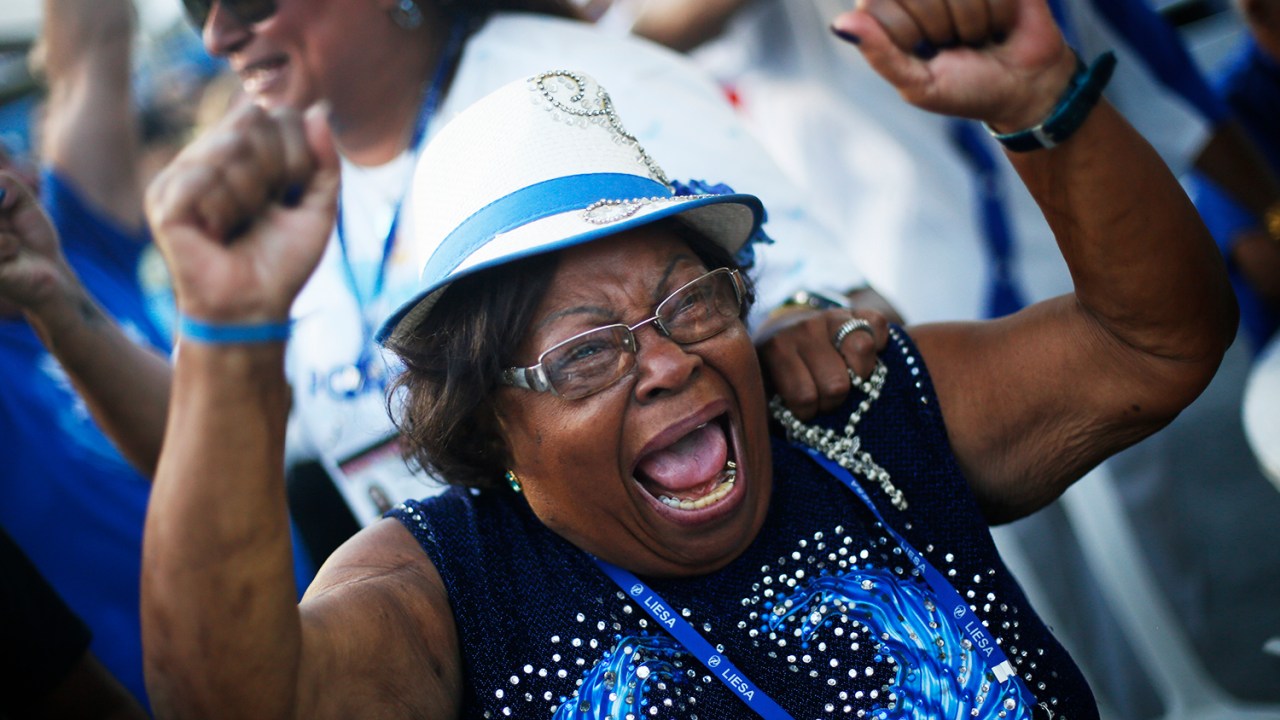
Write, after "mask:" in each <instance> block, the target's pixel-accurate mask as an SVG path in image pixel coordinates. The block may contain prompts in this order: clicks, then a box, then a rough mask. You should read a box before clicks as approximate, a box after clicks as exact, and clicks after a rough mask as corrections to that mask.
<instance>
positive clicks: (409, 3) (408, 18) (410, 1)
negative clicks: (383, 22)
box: [391, 0, 422, 30]
mask: <svg viewBox="0 0 1280 720" xmlns="http://www.w3.org/2000/svg"><path fill="white" fill-rule="evenodd" d="M391 22H393V23H395V24H396V27H398V28H401V29H403V30H417V29H418V28H420V27H422V9H421V8H419V7H418V3H416V2H414V0H400V2H399V3H397V4H396V6H395V7H394V8H392V9H391Z"/></svg>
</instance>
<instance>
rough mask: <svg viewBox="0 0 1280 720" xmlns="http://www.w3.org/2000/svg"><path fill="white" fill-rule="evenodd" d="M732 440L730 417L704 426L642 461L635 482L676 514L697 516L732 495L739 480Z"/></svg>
mask: <svg viewBox="0 0 1280 720" xmlns="http://www.w3.org/2000/svg"><path fill="white" fill-rule="evenodd" d="M730 438H731V434H730V432H729V418H728V416H727V415H721V416H719V417H717V418H716V419H714V420H711V421H709V422H705V423H702V424H701V425H698V426H697V427H695V428H694V429H693V430H691V431H689V432H688V433H686V434H685V435H684V436H683V437H680V438H679V439H677V440H676V441H675V442H673V443H671V444H670V445H667V446H665V447H662V448H658V449H656V450H653V451H651V452H649V453H646V454H645V455H644V456H643V457H641V458H640V459H639V461H638V462H637V463H636V468H635V472H634V477H635V480H636V482H637V483H638V484H639V485H640V487H642V488H644V490H645V492H647V493H648V494H649V495H652V496H653V497H654V498H655V499H656V500H657V501H658V502H659V503H661V504H662V505H663V506H664V507H666V508H670V509H671V510H673V511H677V512H680V513H694V512H698V511H704V510H708V509H710V508H714V507H716V506H718V505H721V504H723V503H724V502H725V500H726V499H727V498H729V497H731V496H732V495H733V490H734V488H735V483H736V481H737V479H738V464H737V461H736V459H735V458H734V452H733V443H732V442H731V440H730Z"/></svg>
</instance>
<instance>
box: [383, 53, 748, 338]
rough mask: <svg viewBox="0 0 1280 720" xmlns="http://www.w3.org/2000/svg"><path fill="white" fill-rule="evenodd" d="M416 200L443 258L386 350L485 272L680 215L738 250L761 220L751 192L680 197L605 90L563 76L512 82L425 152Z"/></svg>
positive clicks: (423, 234)
mask: <svg viewBox="0 0 1280 720" xmlns="http://www.w3.org/2000/svg"><path fill="white" fill-rule="evenodd" d="M410 202H411V203H412V204H413V214H414V223H413V227H412V229H411V230H410V232H411V233H412V235H411V238H410V240H411V241H412V242H414V243H417V244H418V246H419V247H424V248H434V250H433V251H432V253H431V255H430V257H428V258H427V260H426V262H425V263H424V265H423V267H422V272H421V275H420V282H421V289H420V291H419V292H418V293H417V294H416V295H415V296H414V297H413V298H412V299H411V300H409V301H408V302H407V303H405V304H404V305H401V306H400V308H399V309H397V310H396V311H395V312H394V313H392V314H391V317H389V318H387V320H386V321H385V322H384V323H383V324H382V327H381V328H379V330H378V333H377V340H378V342H386V341H387V340H389V339H392V338H395V337H399V336H402V335H403V334H405V333H407V332H411V331H412V330H413V329H414V328H416V327H417V326H418V325H419V324H421V323H422V321H423V320H424V319H425V318H426V317H427V315H428V314H429V313H430V312H431V308H432V307H433V306H434V305H435V302H436V301H437V300H438V299H439V298H440V295H441V294H442V293H443V292H444V291H445V289H446V288H448V286H449V284H450V283H452V282H453V281H454V280H457V279H458V278H461V277H464V276H466V275H470V274H471V273H474V272H476V271H478V270H482V269H484V268H489V267H493V266H496V265H501V264H504V263H508V262H511V261H513V260H518V259H520V258H525V257H529V256H531V255H536V254H539V253H544V252H549V251H553V250H559V249H562V248H567V247H571V246H573V245H579V244H582V243H585V242H590V241H592V240H597V239H600V238H603V237H607V236H610V235H616V234H617V233H620V232H622V231H624V230H628V229H631V228H634V227H638V226H641V225H646V224H648V223H652V222H655V221H657V220H660V219H662V218H666V217H671V216H674V215H679V216H680V218H681V220H682V221H683V222H686V223H688V224H689V225H690V226H692V227H693V228H694V229H695V230H697V231H698V232H700V233H701V234H703V235H705V236H706V237H707V238H708V239H710V240H712V241H714V242H717V243H719V244H720V245H722V246H723V247H724V248H725V249H727V250H728V251H729V252H730V253H735V252H737V251H738V249H739V248H741V247H742V245H743V243H745V242H746V241H747V239H748V238H749V237H751V236H752V235H753V234H754V233H755V232H756V231H757V230H758V229H759V227H760V222H761V219H762V217H763V208H762V207H761V205H760V201H759V200H758V199H757V198H756V197H755V196H753V195H742V194H731V195H680V196H677V195H676V194H675V190H674V188H673V187H672V186H671V184H670V183H669V182H668V181H667V177H666V175H665V174H664V173H663V172H662V169H661V168H659V167H658V165H657V163H655V162H654V161H653V159H652V158H650V157H649V154H648V153H646V152H645V151H644V148H642V147H640V143H639V142H637V141H636V139H635V138H634V137H633V136H632V135H631V134H630V133H628V132H627V131H626V130H625V129H623V126H622V123H621V121H620V120H619V119H618V116H617V115H616V114H615V112H614V109H613V103H612V101H611V100H610V99H609V95H608V93H606V92H605V91H604V88H602V87H600V86H599V84H597V83H596V82H595V80H593V79H592V78H590V77H588V76H586V75H582V74H580V73H574V72H566V71H559V72H546V73H542V74H540V75H537V76H535V77H532V78H529V79H527V80H521V81H519V82H515V83H512V84H510V85H507V86H505V87H503V88H500V89H499V90H496V91H494V92H493V93H492V94H490V95H489V96H487V97H485V98H484V99H482V100H480V101H479V102H477V103H476V104H474V105H472V106H471V107H469V108H467V109H466V110H465V111H463V112H462V113H461V114H459V115H458V116H457V117H456V118H454V119H453V120H452V121H451V122H450V123H449V124H448V125H447V126H445V127H444V128H443V129H441V130H440V133H439V134H438V135H437V136H436V138H435V139H434V140H432V141H431V143H430V144H429V145H428V146H427V147H426V149H424V150H423V152H422V157H421V158H420V159H419V160H418V165H417V168H416V170H415V171H414V180H413V188H412V190H411V191H410Z"/></svg>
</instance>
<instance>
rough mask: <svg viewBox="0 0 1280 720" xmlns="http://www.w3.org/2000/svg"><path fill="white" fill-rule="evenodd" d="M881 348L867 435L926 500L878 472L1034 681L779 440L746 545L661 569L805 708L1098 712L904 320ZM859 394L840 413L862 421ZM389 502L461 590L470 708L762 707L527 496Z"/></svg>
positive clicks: (902, 525) (770, 684)
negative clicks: (704, 569)
mask: <svg viewBox="0 0 1280 720" xmlns="http://www.w3.org/2000/svg"><path fill="white" fill-rule="evenodd" d="M882 360H883V361H884V363H885V364H886V366H887V367H888V377H887V381H886V384H885V387H884V390H883V391H882V393H881V395H880V398H879V399H878V400H877V401H876V402H875V403H874V404H873V405H872V406H871V409H870V410H869V411H868V412H866V413H864V415H863V419H862V421H861V423H860V435H861V436H862V441H863V447H864V448H866V449H868V450H869V451H870V452H871V453H872V455H873V456H874V457H875V459H876V461H877V462H879V464H880V465H881V466H883V467H884V468H885V469H886V470H888V471H889V472H890V474H891V475H892V477H893V482H894V483H895V484H896V485H897V487H898V488H899V489H900V490H902V491H903V492H904V493H905V495H906V498H907V501H908V503H909V505H908V508H907V509H906V510H905V511H899V510H896V509H894V508H893V507H892V506H891V505H890V503H889V502H888V499H887V498H886V497H885V495H884V494H883V492H882V491H881V490H880V488H879V486H878V484H875V483H870V482H866V481H865V480H864V481H863V483H862V484H863V486H864V488H866V490H867V491H868V492H869V493H870V494H871V496H872V498H873V500H874V501H875V502H876V503H877V507H878V509H879V510H880V513H881V514H882V515H883V517H884V518H885V520H886V521H887V522H888V523H890V524H892V525H893V527H894V528H895V529H896V530H897V531H898V532H899V533H900V534H901V535H902V536H904V537H905V538H906V540H907V542H909V543H911V544H912V545H913V546H914V547H915V548H916V549H917V550H919V551H920V552H921V553H923V554H924V555H925V556H926V558H927V559H928V560H929V562H930V563H932V564H933V565H934V566H935V567H937V568H938V569H939V570H940V571H941V572H942V574H943V575H945V576H947V577H948V579H949V580H950V582H951V583H952V584H953V585H954V586H955V588H956V589H957V591H959V593H960V595H961V596H962V597H963V598H964V599H965V600H966V601H967V602H968V603H969V604H970V606H971V608H972V609H973V610H974V612H975V613H976V614H977V615H978V617H980V618H982V619H983V620H984V621H985V622H986V623H987V625H988V627H989V628H990V629H991V631H992V634H993V635H995V636H996V638H997V640H998V642H999V643H1000V644H1001V646H1002V648H1003V649H1004V651H1005V653H1006V654H1007V655H1008V656H1009V658H1010V659H1011V660H1012V661H1013V663H1014V666H1015V667H1016V668H1017V672H1018V675H1019V676H1020V679H1021V680H1022V682H1018V683H1012V682H1009V683H1005V684H998V683H996V682H994V680H993V679H992V676H991V675H990V674H989V670H990V668H989V667H988V665H987V663H986V661H985V659H984V656H983V655H982V653H981V651H980V649H979V648H978V647H976V645H975V644H974V643H973V642H971V641H970V639H969V638H968V637H967V636H966V633H965V632H964V630H963V628H960V627H959V626H958V624H957V623H955V622H954V621H952V620H951V619H950V618H949V617H947V616H945V614H944V613H942V612H940V611H939V609H938V605H937V604H936V603H935V602H934V597H933V595H932V591H931V590H930V589H929V587H928V585H926V584H925V583H924V582H923V581H922V580H920V579H919V577H918V575H917V574H916V573H915V572H913V569H912V567H911V564H910V563H909V562H908V561H907V560H906V558H905V556H904V555H903V554H902V551H901V550H900V549H899V548H898V546H897V544H896V543H895V542H894V541H893V540H892V539H891V538H890V537H889V535H888V534H887V533H885V532H884V531H883V529H882V528H881V526H880V525H879V524H878V522H877V521H876V519H875V517H874V516H873V515H872V514H871V513H870V511H869V510H868V509H867V507H866V506H865V505H863V504H862V503H861V502H859V501H858V499H857V498H856V496H855V495H854V494H853V493H852V492H851V491H850V490H849V489H848V488H846V487H845V486H843V485H842V484H840V483H839V482H838V481H837V480H835V479H834V478H832V477H831V476H830V475H828V474H827V473H826V472H825V471H824V470H823V469H821V468H820V467H819V466H818V465H817V464H816V463H815V462H814V461H813V460H812V459H811V458H809V457H808V455H806V454H805V453H803V452H801V451H798V450H797V449H795V448H794V447H792V446H791V445H790V444H789V443H787V442H786V440H785V439H782V438H780V437H775V438H774V439H773V441H772V443H773V461H774V489H773V497H772V498H771V505H770V508H769V514H768V516H767V518H766V520H765V524H764V526H763V527H762V528H761V530H760V533H759V535H758V536H757V537H756V539H755V541H754V542H753V543H752V544H751V546H750V547H749V548H748V549H747V550H746V552H744V553H743V555H742V556H740V557H739V558H737V559H736V560H734V561H733V562H732V563H730V564H729V565H728V566H727V567H725V568H724V569H722V570H719V571H717V572H714V573H711V574H709V575H705V576H701V577H696V578H681V579H655V580H652V581H651V582H650V585H651V586H652V587H653V589H654V590H656V591H657V592H658V593H659V594H660V595H662V596H663V598H664V599H665V600H666V601H667V602H668V604H669V605H670V606H671V607H673V608H676V609H678V611H679V613H680V614H681V615H682V616H683V617H684V618H685V619H687V620H688V622H689V623H691V624H692V625H693V627H694V628H696V629H697V630H698V631H699V632H700V633H702V634H703V636H704V637H705V638H706V639H707V640H708V641H709V642H710V643H711V644H712V645H716V646H717V650H719V651H721V652H723V653H725V654H726V655H727V656H728V657H730V658H732V660H733V662H734V663H735V664H736V665H737V667H738V668H739V669H741V670H742V671H743V672H744V673H745V674H746V675H747V676H748V677H749V678H750V680H751V681H752V683H753V684H754V685H755V686H757V687H758V688H760V689H761V690H763V691H764V692H767V693H768V694H769V695H770V696H771V697H772V698H773V699H774V700H775V701H776V702H778V703H779V704H780V705H781V706H782V707H784V708H785V709H786V710H787V711H788V712H789V713H790V714H791V715H792V717H794V718H796V720H802V719H805V718H835V717H861V718H875V719H877V720H888V719H890V718H961V717H963V718H979V719H992V720H995V719H997V718H1000V719H1003V718H1053V719H1054V720H1064V719H1069V720H1085V719H1086V718H1097V717H1098V711H1097V707H1096V704H1095V702H1094V699H1093V695H1092V693H1091V692H1090V690H1089V687H1088V685H1087V684H1086V683H1085V681H1084V678H1083V677H1082V676H1081V674H1080V672H1079V670H1078V669H1077V668H1076V666H1075V664H1074V663H1073V662H1072V661H1071V659H1070V658H1069V657H1068V656H1067V654H1066V652H1065V651H1064V650H1063V648H1062V647H1061V646H1060V645H1059V644H1058V642H1057V641H1056V640H1055V639H1054V638H1053V636H1052V635H1051V634H1050V632H1049V630H1048V629H1047V628H1046V627H1045V625H1044V623H1043V622H1042V621H1041V620H1040V619H1039V618H1038V617H1037V616H1036V614H1035V612H1034V611H1033V610H1032V609H1031V607H1030V605H1029V604H1028V602H1027V599H1026V597H1025V596H1024V594H1023V592H1022V590H1021V589H1020V588H1019V587H1018V585H1017V583H1016V581H1015V580H1014V579H1013V577H1012V576H1011V575H1010V573H1009V571H1008V570H1007V569H1006V568H1005V566H1004V563H1003V562H1001V560H1000V558H999V556H998V555H997V552H996V549H995V546H994V544H993V543H992V540H991V535H990V532H989V530H988V529H987V526H986V523H985V522H984V521H983V519H982V515H981V513H980V511H979V509H978V506H977V504H976V501H975V500H974V498H973V495H972V494H971V493H970V491H969V488H968V485H967V483H966V482H965V480H964V478H963V476H962V475H961V473H960V469H959V467H958V466H957V464H956V460H955V458H954V456H953V455H952V453H951V450H950V446H949V444H948V443H947V439H946V432H945V428H944V427H943V424H942V417H941V414H940V413H939V412H938V405H937V399H936V398H935V396H934V394H933V389H932V385H931V384H930V382H929V379H928V375H927V373H926V371H925V368H924V365H923V363H922V362H921V360H920V358H919V356H918V355H917V354H916V351H915V349H914V346H913V345H912V344H911V342H910V340H909V339H908V338H907V337H906V335H905V334H903V333H902V332H901V331H898V330H895V331H894V333H893V336H892V340H891V342H890V346H889V348H888V349H887V350H886V351H885V353H884V355H883V356H882ZM859 399H860V398H854V399H852V400H851V402H855V403H856V402H857V401H858V400H859ZM851 407H852V406H850V407H848V408H845V409H844V411H843V413H834V414H832V415H831V416H829V417H828V418H824V419H823V420H824V421H825V424H828V425H830V426H832V427H836V428H840V427H843V425H844V420H845V419H846V418H847V417H848V414H849V412H850V410H851ZM389 515H391V516H394V517H396V518H398V519H399V520H400V521H401V522H402V523H404V524H405V526H406V527H407V528H408V529H409V530H410V531H411V532H412V533H413V534H414V536H415V537H416V538H417V540H418V541H419V543H420V544H421V545H422V548H423V550H424V551H425V552H426V553H427V554H428V556H429V557H430V558H431V561H432V562H433V563H435V566H436V568H437V569H438V570H439V572H440V576H441V578H443V580H444V583H445V586H446V588H447V590H448V593H449V598H450V602H451V605H452V607H453V614H454V620H455V622H456V623H457V629H458V638H459V642H460V644H461V647H462V654H463V663H464V677H465V688H464V694H463V698H464V700H463V713H462V715H463V717H466V718H504V717H516V718H529V717H552V718H557V719H561V718H593V719H603V718H618V719H630V720H640V719H642V718H679V719H681V720H692V719H694V718H700V719H701V720H713V719H720V718H724V719H729V718H735V719H739V718H749V717H751V716H752V713H751V711H750V710H748V709H747V707H746V705H744V704H743V703H742V701H741V700H739V699H738V698H737V697H735V696H734V695H733V694H732V693H731V692H730V691H729V690H728V689H727V688H726V687H725V686H724V685H723V684H722V683H721V682H720V680H718V679H717V678H713V677H712V676H711V673H710V672H709V671H708V670H707V669H706V668H704V667H703V666H702V665H701V664H699V663H698V661H697V660H695V659H694V658H693V657H692V656H691V655H689V654H688V653H687V652H686V651H685V650H684V649H683V648H682V646H681V645H680V644H679V643H677V642H676V641H675V640H674V639H672V637H671V636H670V635H668V634H667V633H666V631H665V628H664V627H663V626H661V625H659V624H658V623H657V622H655V621H654V620H653V619H651V618H650V617H649V616H648V615H647V614H646V613H645V611H644V609H643V608H641V607H638V606H637V605H636V604H635V603H634V602H632V601H631V599H630V598H629V597H628V596H627V595H626V594H624V593H623V592H621V591H620V590H619V589H618V587H617V586H616V585H614V584H613V583H612V582H611V581H610V580H609V579H608V578H607V577H606V576H605V575H604V574H603V573H602V572H601V571H600V570H599V569H598V568H597V567H596V565H595V564H594V562H593V561H592V560H591V558H589V557H588V556H587V555H586V554H585V553H583V552H582V551H580V550H578V549H577V548H575V547H574V546H573V545H571V544H569V543H568V542H567V541H565V540H564V539H562V538H561V537H559V536H558V535H556V534H555V533H553V532H551V531H550V530H548V529H547V528H546V527H544V526H543V525H542V524H541V523H540V522H539V521H538V519H537V518H536V517H535V516H534V515H533V513H532V512H531V511H530V509H529V507H528V505H527V503H526V502H525V501H524V500H523V498H522V497H521V496H520V495H517V494H515V493H512V492H510V491H505V490H504V491H484V492H478V491H470V490H462V489H455V490H451V491H450V492H448V493H446V494H444V495H442V496H438V497H435V498H432V499H430V500H427V501H425V502H421V503H418V502H409V503H406V504H404V505H401V506H399V507H397V508H395V509H394V510H392V511H391V512H390V513H389Z"/></svg>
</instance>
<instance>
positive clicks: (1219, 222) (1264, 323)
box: [1192, 39, 1280, 351]
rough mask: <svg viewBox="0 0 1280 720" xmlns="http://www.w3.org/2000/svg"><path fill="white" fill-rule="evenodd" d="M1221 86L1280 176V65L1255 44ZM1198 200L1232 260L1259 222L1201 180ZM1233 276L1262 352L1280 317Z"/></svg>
mask: <svg viewBox="0 0 1280 720" xmlns="http://www.w3.org/2000/svg"><path fill="white" fill-rule="evenodd" d="M1215 85H1216V89H1217V90H1218V92H1219V93H1221V95H1222V97H1223V99H1225V100H1226V102H1227V104H1228V105H1229V106H1230V108H1231V111H1232V112H1233V113H1234V114H1235V117H1236V118H1237V119H1238V120H1239V121H1240V124H1241V126H1242V127H1243V128H1244V130H1245V132H1246V133H1247V134H1248V135H1249V137H1250V138H1251V139H1252V140H1253V141H1254V143H1255V144H1256V145H1257V147H1258V149H1259V150H1260V151H1261V152H1262V154H1263V157H1264V158H1265V159H1266V161H1267V163H1268V164H1269V165H1270V166H1271V168H1272V170H1274V171H1276V172H1277V173H1280V131H1278V130H1277V128H1278V127H1280V65H1277V64H1276V62H1275V61H1274V60H1272V59H1271V58H1269V57H1267V55H1266V54H1264V53H1263V52H1262V50H1260V49H1259V48H1258V46H1257V44H1255V43H1254V42H1253V40H1252V39H1250V40H1247V41H1246V42H1245V44H1244V46H1243V47H1242V48H1241V49H1240V51H1239V52H1238V53H1237V55H1236V56H1235V57H1234V58H1233V59H1232V60H1231V62H1229V63H1228V64H1227V65H1226V66H1225V67H1224V69H1223V71H1222V73H1221V74H1220V75H1219V77H1218V78H1216V80H1215ZM1192 195H1193V197H1194V198H1195V201H1196V207H1197V209H1199V211H1200V216H1201V217H1202V218H1203V219H1204V222H1205V225H1206V226H1208V228H1209V232H1211V233H1213V237H1214V240H1216V241H1217V243H1218V248H1219V249H1220V250H1221V251H1222V253H1223V255H1224V256H1226V257H1228V258H1230V257H1231V248H1232V245H1233V244H1234V242H1235V238H1236V235H1237V234H1238V233H1240V232H1241V231H1243V230H1247V229H1250V228H1254V227H1257V224H1258V221H1257V218H1256V217H1254V216H1253V214H1252V213H1250V212H1249V211H1248V210H1246V209H1245V208H1244V207H1242V206H1240V204H1239V203H1237V202H1236V201H1235V200H1233V199H1232V198H1231V197H1230V196H1228V195H1227V194H1226V193H1225V192H1224V191H1223V190H1222V189H1221V188H1220V187H1218V185H1216V184H1215V183H1213V182H1212V181H1211V180H1209V179H1208V178H1206V177H1204V176H1202V175H1200V174H1196V175H1195V176H1194V177H1193V181H1192ZM1228 270H1229V271H1230V274H1231V284H1232V286H1233V287H1234V288H1235V292H1236V299H1237V301H1238V302H1239V304H1240V326H1241V328H1242V329H1243V330H1244V332H1245V334H1246V335H1247V336H1248V338H1249V341H1250V346H1251V347H1252V348H1253V350H1254V351H1257V350H1260V349H1261V348H1262V347H1263V346H1264V345H1266V342H1267V340H1268V339H1270V338H1271V336H1272V335H1274V334H1275V332H1276V329H1277V328H1280V316H1277V314H1276V313H1275V312H1273V311H1272V310H1271V309H1270V308H1268V307H1267V306H1266V305H1265V304H1264V303H1263V301H1262V299H1261V298H1260V297H1259V296H1258V294H1257V293H1255V292H1254V291H1253V289H1252V288H1251V287H1250V286H1249V284H1248V283H1247V282H1246V281H1245V280H1244V278H1243V277H1242V276H1241V275H1240V272H1239V271H1238V269H1237V268H1236V267H1235V266H1234V265H1233V264H1231V263H1228Z"/></svg>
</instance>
